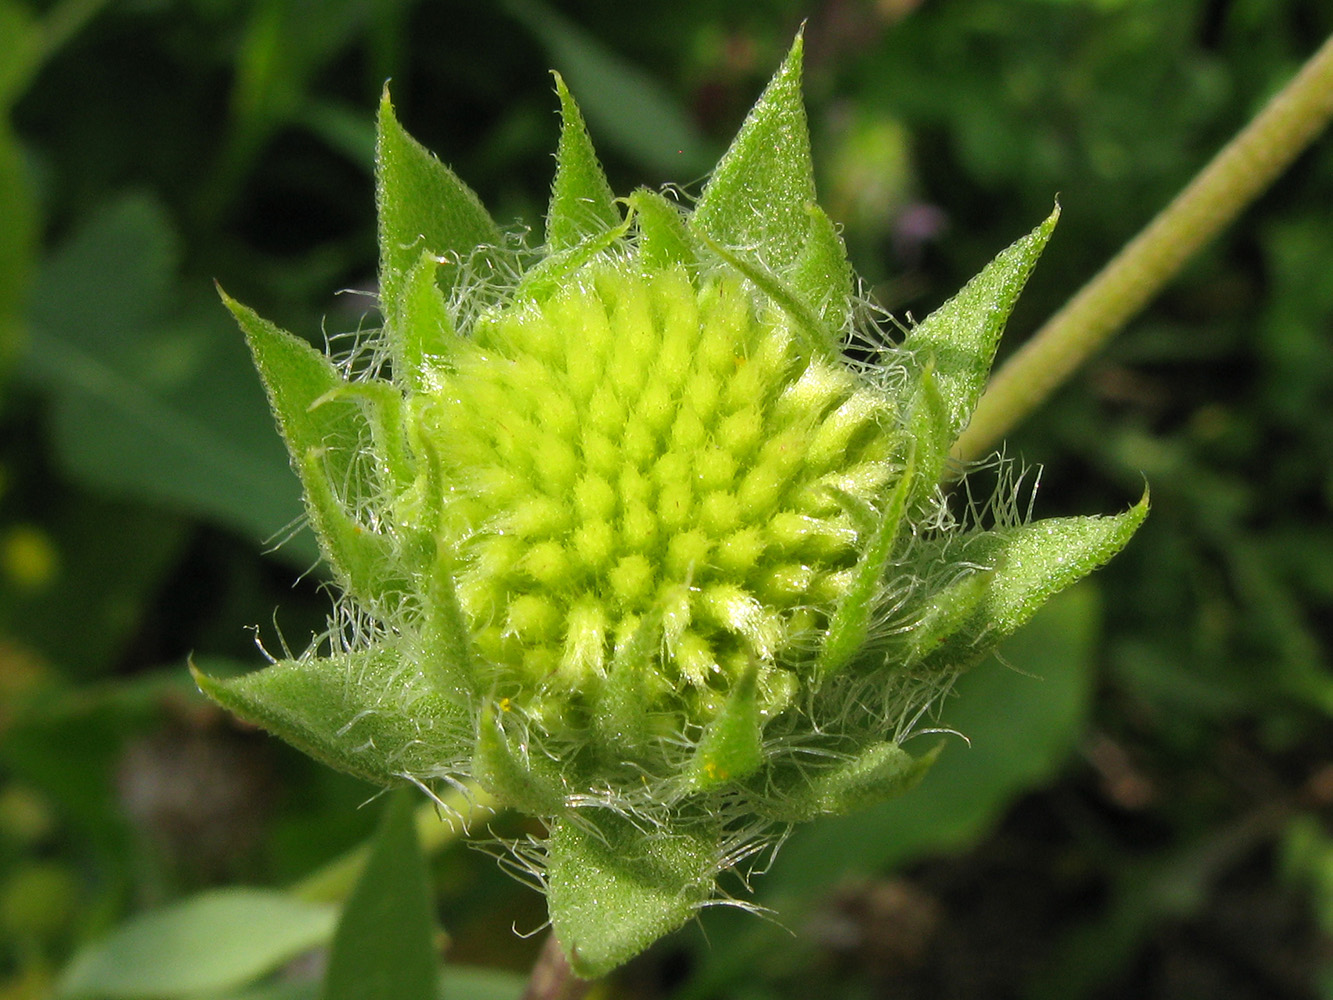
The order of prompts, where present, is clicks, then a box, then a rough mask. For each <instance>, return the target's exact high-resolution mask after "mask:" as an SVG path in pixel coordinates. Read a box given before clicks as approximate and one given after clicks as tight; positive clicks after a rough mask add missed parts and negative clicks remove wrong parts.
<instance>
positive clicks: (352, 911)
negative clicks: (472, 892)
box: [321, 790, 440, 1000]
mask: <svg viewBox="0 0 1333 1000" xmlns="http://www.w3.org/2000/svg"><path fill="white" fill-rule="evenodd" d="M428 887H429V876H428V873H427V871H426V859H425V857H424V856H423V855H422V853H421V844H420V843H419V842H418V841H417V828H416V821H415V819H414V818H413V803H412V795H411V794H410V793H409V792H407V791H406V790H401V791H398V792H396V793H394V794H393V795H391V796H390V800H389V804H388V808H387V809H385V811H384V818H383V819H382V820H381V822H380V828H379V832H378V833H377V834H376V835H375V840H374V845H373V847H372V848H371V853H370V858H369V859H368V860H367V862H366V867H365V870H364V871H362V873H361V878H360V879H359V880H358V881H357V884H356V888H354V889H353V890H352V895H351V897H350V898H349V899H348V900H347V905H346V907H345V908H344V909H343V914H342V918H341V919H340V920H339V921H338V929H337V931H336V932H335V933H334V935H333V947H332V948H330V949H329V966H328V972H327V973H326V974H325V978H324V990H323V993H322V994H321V1000H435V998H436V997H437V995H438V980H439V975H440V973H439V962H438V961H437V959H436V955H435V941H434V938H435V926H434V925H435V919H434V914H433V912H432V906H431V899H430V893H429V890H428Z"/></svg>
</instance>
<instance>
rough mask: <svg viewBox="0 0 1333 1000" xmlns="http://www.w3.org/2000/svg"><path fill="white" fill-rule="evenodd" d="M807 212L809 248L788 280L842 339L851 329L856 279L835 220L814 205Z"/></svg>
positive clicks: (795, 264)
mask: <svg viewBox="0 0 1333 1000" xmlns="http://www.w3.org/2000/svg"><path fill="white" fill-rule="evenodd" d="M805 211H806V213H807V215H809V217H810V225H809V228H808V230H807V232H806V238H805V245H804V246H803V247H802V248H801V253H800V255H799V256H798V257H797V258H796V262H795V263H794V264H793V265H792V267H791V270H790V271H789V272H788V273H787V275H786V277H787V280H788V281H789V282H791V284H792V287H794V288H795V289H796V290H797V291H798V292H800V293H801V295H802V296H803V297H804V298H805V300H806V301H807V302H809V303H810V305H811V306H812V307H813V308H814V310H815V312H816V314H818V316H819V317H820V318H821V319H822V320H823V321H824V326H825V327H827V328H828V329H829V330H830V331H832V333H833V334H834V337H835V338H838V337H841V335H842V334H843V333H844V332H845V331H847V330H849V329H850V328H851V324H852V289H853V288H854V287H855V281H856V278H855V275H854V274H853V271H852V265H851V261H849V260H848V259H847V247H846V246H845V245H844V244H843V242H842V237H841V236H839V235H838V227H837V226H835V225H834V224H833V220H832V219H830V218H829V217H828V214H827V213H826V212H825V211H824V210H823V209H822V208H820V207H819V206H818V205H816V204H815V203H814V202H809V203H808V204H806V206H805Z"/></svg>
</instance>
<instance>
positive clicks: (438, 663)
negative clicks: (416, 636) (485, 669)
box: [417, 542, 476, 704]
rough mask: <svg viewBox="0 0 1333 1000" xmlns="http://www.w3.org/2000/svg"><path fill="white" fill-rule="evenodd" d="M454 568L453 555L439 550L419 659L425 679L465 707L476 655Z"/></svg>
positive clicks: (471, 690)
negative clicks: (459, 595)
mask: <svg viewBox="0 0 1333 1000" xmlns="http://www.w3.org/2000/svg"><path fill="white" fill-rule="evenodd" d="M437 545H438V542H437ZM454 568H455V560H454V554H453V553H452V552H449V551H447V550H445V549H444V548H442V547H441V548H438V549H437V551H436V552H435V565H434V567H433V569H432V571H431V573H430V576H429V583H428V584H427V587H426V608H425V612H424V615H423V622H422V628H421V649H420V650H419V651H418V653H417V657H418V662H419V663H420V664H421V669H422V672H423V673H424V674H425V675H426V679H427V680H429V681H430V682H431V683H433V684H435V685H436V687H437V688H438V689H439V690H440V691H441V692H442V693H444V694H445V695H446V696H447V697H448V698H450V699H451V700H453V701H455V702H458V703H460V704H462V703H466V702H467V701H469V699H470V698H471V697H472V696H473V695H474V694H475V687H476V684H475V680H476V673H475V671H474V669H473V657H474V655H475V654H474V652H473V649H472V640H471V637H470V633H469V630H468V626H467V619H466V618H464V616H463V609H462V607H461V606H460V605H459V603H458V590H457V588H456V586H455V585H454Z"/></svg>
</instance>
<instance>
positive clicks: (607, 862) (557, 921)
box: [546, 811, 721, 979]
mask: <svg viewBox="0 0 1333 1000" xmlns="http://www.w3.org/2000/svg"><path fill="white" fill-rule="evenodd" d="M587 823H588V821H587V820H583V819H570V818H564V817H562V818H560V819H557V820H556V821H555V822H554V823H553V824H552V825H551V835H550V839H549V841H548V842H547V851H548V858H547V871H546V883H547V894H546V895H547V903H548V906H549V908H550V914H551V925H552V928H553V929H554V931H555V936H556V938H557V939H558V940H559V941H560V945H561V947H562V948H563V949H564V952H565V957H566V959H567V960H568V961H569V967H570V968H571V969H573V970H574V972H575V973H577V974H578V975H580V976H582V977H584V978H585V979H595V978H597V977H598V976H603V975H605V974H606V973H608V972H610V971H611V970H612V969H614V968H615V967H616V966H618V965H621V964H623V963H624V962H627V961H629V960H630V959H631V958H633V957H634V956H635V955H637V954H639V952H641V951H643V950H644V949H645V948H647V947H648V946H649V945H650V944H652V943H653V942H654V941H656V940H657V939H658V938H660V937H662V936H664V935H666V934H669V933H671V932H672V931H674V930H676V929H677V928H678V927H680V926H681V925H682V924H684V923H685V922H686V921H687V920H689V919H690V918H691V917H692V916H694V914H695V913H696V912H697V911H698V910H699V908H700V907H701V906H703V905H704V904H705V903H706V902H707V901H708V899H709V898H710V897H711V896H712V894H713V878H714V875H715V872H716V869H717V859H718V857H719V856H720V853H721V848H720V843H719V840H720V838H719V836H718V834H717V833H716V832H715V831H713V830H711V829H709V830H708V831H707V832H705V831H702V830H698V829H687V830H674V831H673V830H669V829H658V828H656V827H653V828H650V829H649V830H648V831H646V832H645V831H642V830H639V829H637V828H636V827H635V826H634V825H633V824H631V823H630V822H629V821H628V820H626V819H624V818H622V817H620V816H617V815H615V814H613V813H608V812H604V811H602V812H599V814H598V816H597V819H596V827H595V828H593V827H591V826H590V825H587Z"/></svg>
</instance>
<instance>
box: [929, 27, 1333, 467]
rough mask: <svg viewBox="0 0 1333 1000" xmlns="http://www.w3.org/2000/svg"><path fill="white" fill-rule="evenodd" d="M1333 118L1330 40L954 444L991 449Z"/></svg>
mask: <svg viewBox="0 0 1333 1000" xmlns="http://www.w3.org/2000/svg"><path fill="white" fill-rule="evenodd" d="M1330 118H1333V38H1329V39H1328V41H1326V42H1325V43H1324V44H1323V46H1322V47H1321V48H1320V49H1319V51H1317V52H1316V53H1315V54H1314V55H1313V56H1311V57H1310V59H1309V61H1308V62H1306V64H1305V66H1304V67H1302V69H1301V71H1300V72H1299V73H1297V74H1296V76H1295V78H1294V79H1293V80H1292V81H1291V82H1290V83H1288V84H1287V85H1286V86H1285V87H1284V88H1283V89H1282V90H1281V92H1279V93H1278V94H1277V95H1276V96H1275V97H1274V98H1273V99H1272V100H1270V101H1269V102H1268V104H1267V105H1266V106H1265V107H1264V109H1263V110H1262V111H1261V112H1260V113H1259V114H1258V115H1257V116H1256V117H1255V118H1254V120H1253V121H1251V122H1250V124H1249V125H1247V126H1246V127H1245V128H1244V129H1243V130H1242V131H1241V132H1240V133H1239V134H1238V135H1237V136H1236V137H1235V138H1234V139H1232V140H1231V142H1230V143H1228V144H1227V145H1226V146H1225V147H1224V148H1223V149H1222V151H1221V152H1220V153H1218V154H1217V156H1215V157H1214V158H1213V161H1212V162H1211V163H1209V164H1208V166H1207V167H1205V168H1204V169H1203V171H1202V172H1201V173H1199V174H1198V176H1196V177H1195V178H1194V180H1193V181H1191V182H1190V183H1189V185H1188V186H1187V187H1186V188H1185V190H1183V191H1182V192H1181V193H1180V194H1179V195H1177V196H1176V198H1175V200H1174V201H1172V202H1171V204H1170V205H1168V206H1167V207H1166V208H1165V209H1163V210H1162V212H1161V213H1160V214H1159V215H1158V216H1157V217H1156V218H1155V219H1153V221H1152V222H1151V223H1149V225H1148V227H1147V228H1146V229H1144V230H1143V231H1142V232H1140V233H1139V235H1138V236H1136V237H1135V238H1134V239H1133V240H1132V241H1130V242H1129V243H1128V244H1127V245H1126V246H1125V248H1124V249H1123V250H1121V251H1120V253H1119V254H1117V255H1116V256H1115V257H1114V258H1113V259H1112V260H1111V262H1110V263H1108V264H1107V265H1106V266H1105V267H1104V268H1102V270H1101V271H1100V272H1099V273H1098V274H1097V275H1096V276H1095V277H1094V278H1093V279H1092V280H1091V281H1089V282H1088V283H1087V284H1086V285H1084V286H1083V288H1082V289H1081V290H1080V291H1079V293H1078V294H1077V295H1075V296H1074V297H1073V298H1072V299H1070V301H1069V302H1068V304H1066V305H1065V307H1064V308H1063V309H1061V310H1060V311H1059V312H1058V313H1056V314H1055V315H1054V316H1052V317H1051V318H1050V319H1049V320H1048V321H1047V322H1046V325H1045V326H1043V327H1042V328H1041V329H1040V330H1038V331H1037V333H1036V334H1034V335H1033V336H1032V338H1031V339H1030V340H1029V341H1028V342H1027V343H1025V344H1024V345H1023V346H1022V348H1020V349H1019V350H1018V351H1017V353H1015V354H1014V356H1013V357H1011V358H1010V359H1009V361H1008V362H1007V363H1006V364H1005V365H1004V366H1003V367H1001V368H1000V370H999V372H997V373H996V375H995V377H994V378H993V379H992V380H991V383H990V385H989V386H988V387H987V390H986V393H985V395H983V396H982V397H981V401H980V403H979V404H978V406H977V409H976V412H975V413H974V414H973V416H972V422H971V423H970V424H969V425H968V426H967V428H966V429H965V430H964V431H963V433H962V435H961V436H960V437H959V439H958V442H957V444H956V445H955V446H954V455H955V457H956V458H960V459H962V460H965V461H966V460H971V459H975V458H978V457H980V456H982V455H983V454H985V453H986V451H988V450H989V449H990V448H991V447H992V446H993V445H994V444H995V443H996V442H997V441H998V440H999V439H1000V437H1001V436H1003V435H1004V434H1005V433H1006V432H1007V431H1009V430H1010V429H1011V428H1012V427H1013V426H1014V425H1016V424H1017V423H1018V422H1019V421H1021V420H1022V419H1023V418H1024V417H1026V416H1027V415H1028V413H1029V412H1031V411H1032V410H1033V409H1035V408H1036V407H1037V406H1038V405H1039V404H1040V403H1041V402H1043V401H1044V400H1045V399H1046V397H1047V396H1048V395H1050V394H1051V392H1053V391H1054V390H1055V389H1056V388H1057V387H1058V386H1059V385H1060V384H1061V383H1062V382H1064V381H1065V379H1067V378H1068V377H1069V375H1070V374H1071V373H1072V372H1073V371H1074V369H1075V368H1077V367H1078V366H1079V365H1080V364H1082V363H1083V361H1085V360H1086V359H1087V358H1088V356H1089V355H1090V354H1092V352H1093V351H1095V350H1096V349H1097V348H1098V347H1100V346H1101V345H1102V344H1103V343H1104V342H1105V341H1106V340H1107V339H1109V338H1110V336H1111V335H1112V334H1113V333H1115V332H1116V331H1117V330H1119V329H1120V328H1121V327H1122V326H1123V325H1124V324H1125V323H1126V322H1127V321H1128V320H1129V319H1130V318H1131V317H1133V316H1134V315H1135V314H1136V313H1137V312H1138V311H1139V310H1140V309H1142V308H1143V307H1144V306H1145V305H1146V304H1147V303H1148V301H1149V300H1150V299H1152V298H1153V296H1155V295H1156V294H1157V293H1158V292H1159V291H1160V290H1161V288H1162V287H1163V286H1164V285H1165V284H1166V283H1167V282H1168V281H1170V280H1171V279H1172V278H1173V277H1175V275H1176V274H1177V272H1179V271H1180V269H1181V268H1182V267H1183V266H1184V264H1185V262H1186V261H1188V260H1189V259H1190V257H1192V256H1193V255H1194V254H1195V253H1196V252H1197V251H1198V250H1199V248H1200V247H1202V246H1203V245H1204V244H1205V243H1207V242H1208V241H1209V240H1211V239H1212V238H1213V237H1214V236H1215V235H1217V233H1218V232H1219V231H1220V230H1221V229H1222V228H1223V227H1224V226H1226V225H1227V224H1228V223H1230V222H1231V221H1232V220H1233V219H1234V218H1235V217H1236V216H1237V215H1238V214H1240V212H1241V210H1242V209H1244V208H1245V207H1246V206H1247V205H1248V204H1249V203H1250V202H1251V201H1253V200H1254V199H1255V198H1256V197H1258V196H1259V194H1261V193H1262V192H1263V191H1264V190H1265V189H1266V188H1267V187H1268V186H1269V185H1270V184H1271V183H1272V182H1273V181H1274V180H1275V179H1276V178H1277V176H1278V174H1280V173H1281V172H1282V171H1283V170H1285V169H1286V168H1287V166H1289V165H1290V163H1291V161H1292V160H1294V159H1295V158H1296V156H1297V155H1298V154H1299V153H1300V152H1301V151H1302V150H1303V149H1305V147H1306V146H1307V145H1309V144H1310V143H1311V142H1312V141H1313V140H1314V139H1315V137H1316V136H1317V135H1319V133H1320V132H1322V131H1323V129H1324V128H1325V126H1327V124H1328V122H1329V119H1330Z"/></svg>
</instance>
